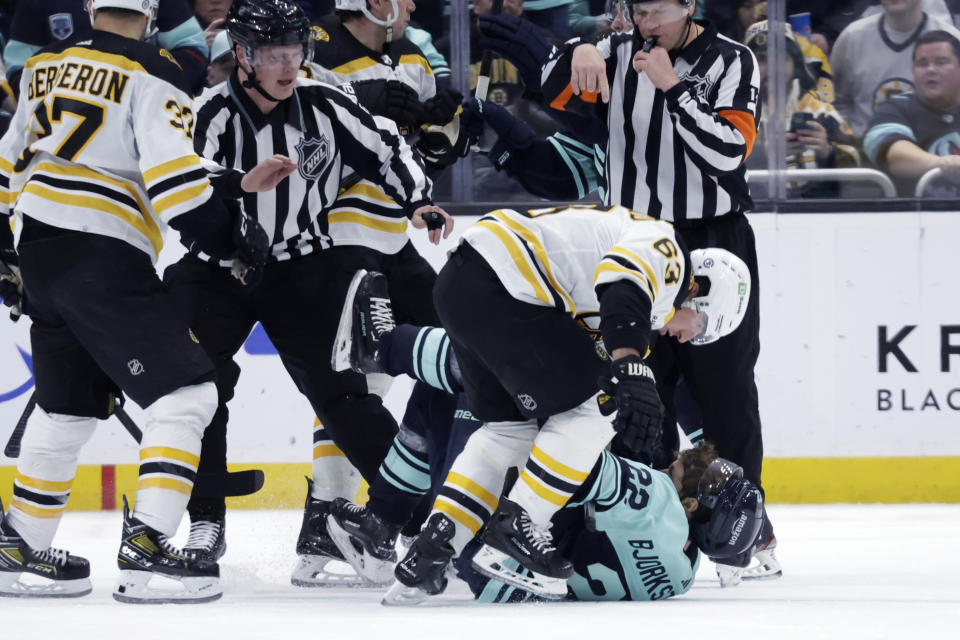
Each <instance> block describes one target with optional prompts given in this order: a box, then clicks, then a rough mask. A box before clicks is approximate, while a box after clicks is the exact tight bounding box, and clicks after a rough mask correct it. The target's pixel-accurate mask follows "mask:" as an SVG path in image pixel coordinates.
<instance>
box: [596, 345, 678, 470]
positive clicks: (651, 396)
mask: <svg viewBox="0 0 960 640" xmlns="http://www.w3.org/2000/svg"><path fill="white" fill-rule="evenodd" d="M612 368H613V371H612V373H613V378H607V377H602V378H601V379H600V389H601V391H602V392H603V393H601V394H600V396H599V398H597V402H598V403H599V404H600V413H601V414H603V415H605V416H608V415H610V414H611V413H613V412H614V410H616V412H617V415H616V417H614V419H613V430H614V431H616V432H617V435H615V436H614V438H613V442H612V444H611V450H612V451H613V452H614V453H615V454H617V455H621V456H624V457H626V458H630V459H631V460H636V461H638V462H643V463H649V462H650V461H651V458H652V456H653V453H654V451H655V450H656V447H657V445H658V443H659V442H660V432H661V430H662V429H663V403H662V402H660V396H659V395H658V394H657V382H656V380H655V379H654V377H653V372H652V371H651V370H650V367H648V366H647V365H645V364H644V363H643V360H642V359H641V358H640V356H634V355H631V356H625V357H623V358H619V359H617V360H614V361H613V365H612Z"/></svg>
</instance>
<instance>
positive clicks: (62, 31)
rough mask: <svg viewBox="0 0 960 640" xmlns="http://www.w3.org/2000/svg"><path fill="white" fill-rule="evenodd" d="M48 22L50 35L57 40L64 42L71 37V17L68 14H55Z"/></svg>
mask: <svg viewBox="0 0 960 640" xmlns="http://www.w3.org/2000/svg"><path fill="white" fill-rule="evenodd" d="M49 20H50V33H51V34H53V37H54V38H56V39H57V40H66V39H67V38H69V37H70V36H72V35H73V16H72V15H70V14H69V13H55V14H53V15H52V16H50V17H49Z"/></svg>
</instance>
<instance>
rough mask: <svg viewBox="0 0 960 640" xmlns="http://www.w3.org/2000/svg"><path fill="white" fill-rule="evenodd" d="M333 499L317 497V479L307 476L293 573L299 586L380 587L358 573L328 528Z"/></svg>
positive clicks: (293, 581) (294, 579) (293, 577)
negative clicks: (315, 496) (331, 500)
mask: <svg viewBox="0 0 960 640" xmlns="http://www.w3.org/2000/svg"><path fill="white" fill-rule="evenodd" d="M332 504H333V503H331V502H330V501H328V500H317V499H316V498H314V497H313V480H311V479H310V478H307V500H306V504H305V505H304V507H303V524H302V525H301V527H300V537H299V538H297V565H296V566H295V567H294V569H293V573H292V574H291V576H290V583H291V584H292V585H294V586H296V587H350V588H354V589H358V588H370V587H378V586H381V585H376V584H373V583H371V582H370V581H369V580H367V579H366V578H364V577H363V576H361V575H357V573H356V571H354V569H353V567H352V566H350V564H349V563H348V562H347V560H346V558H344V557H343V554H342V553H340V549H338V548H337V545H336V544H335V543H334V542H333V540H332V539H331V538H330V533H329V532H328V531H327V516H328V515H329V514H330V506H331V505H332Z"/></svg>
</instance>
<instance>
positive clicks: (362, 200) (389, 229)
mask: <svg viewBox="0 0 960 640" xmlns="http://www.w3.org/2000/svg"><path fill="white" fill-rule="evenodd" d="M327 222H328V223H329V224H330V225H331V230H330V233H331V235H333V236H334V237H336V235H337V234H336V229H334V228H333V227H332V225H336V224H344V223H353V224H358V225H361V226H364V227H366V228H368V229H373V230H375V231H382V232H386V233H399V234H404V233H406V231H407V216H406V213H405V212H404V210H403V208H402V207H401V206H400V205H399V204H397V203H396V202H395V201H394V200H393V199H392V198H391V197H390V196H388V195H387V194H386V193H384V192H383V189H381V188H380V187H378V186H377V185H375V184H373V183H371V182H368V181H363V182H360V183H358V184H356V185H354V186H352V187H350V188H349V189H345V190H344V191H342V192H341V193H340V195H339V196H338V197H337V200H336V202H335V203H334V206H333V207H332V208H331V209H330V214H329V215H328V216H327ZM404 242H406V240H404Z"/></svg>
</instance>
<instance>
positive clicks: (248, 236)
mask: <svg viewBox="0 0 960 640" xmlns="http://www.w3.org/2000/svg"><path fill="white" fill-rule="evenodd" d="M233 241H234V242H235V243H236V245H237V249H238V252H237V257H236V258H234V260H233V267H232V268H231V270H230V272H231V273H232V274H233V277H234V278H236V279H237V280H239V281H240V282H242V283H243V284H245V285H254V284H256V283H258V282H259V281H260V278H262V277H263V267H264V265H265V264H267V255H269V253H270V239H269V238H268V237H267V232H266V231H264V230H263V227H261V226H260V223H259V222H257V221H256V220H254V219H253V218H251V217H250V216H247V215H245V214H240V215H239V216H237V223H236V226H235V227H234V228H233Z"/></svg>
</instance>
